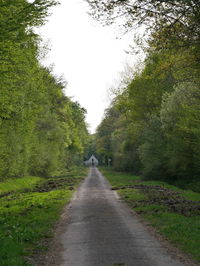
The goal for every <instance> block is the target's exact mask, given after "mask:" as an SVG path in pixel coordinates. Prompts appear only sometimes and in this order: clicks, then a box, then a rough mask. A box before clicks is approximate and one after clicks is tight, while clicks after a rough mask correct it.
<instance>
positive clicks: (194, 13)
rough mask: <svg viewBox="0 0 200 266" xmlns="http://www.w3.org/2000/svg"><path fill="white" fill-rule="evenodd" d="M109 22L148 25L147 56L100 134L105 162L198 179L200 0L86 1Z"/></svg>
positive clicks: (99, 148) (175, 177)
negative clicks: (117, 21) (119, 19)
mask: <svg viewBox="0 0 200 266" xmlns="http://www.w3.org/2000/svg"><path fill="white" fill-rule="evenodd" d="M88 2H89V3H90V5H91V6H92V14H93V16H95V17H96V18H98V19H99V20H101V21H103V22H104V23H105V22H106V23H113V22H114V21H115V20H116V19H117V18H118V17H119V18H120V17H122V16H123V19H121V21H122V22H123V23H124V26H125V29H127V28H131V27H133V26H134V27H136V26H137V27H138V26H140V25H141V24H142V25H146V26H145V27H146V32H145V34H144V38H146V39H147V43H146V47H147V48H145V49H146V50H145V52H146V59H145V62H144V66H143V67H142V68H139V69H140V70H137V71H136V70H135V71H134V70H133V78H132V79H131V80H130V81H129V82H128V83H127V84H125V85H123V86H121V87H120V90H119V91H120V93H118V95H117V96H116V97H115V98H114V100H113V101H112V103H111V105H110V107H109V108H108V109H107V110H106V112H105V116H104V119H103V120H102V122H101V124H100V125H99V127H98V129H97V133H96V149H97V152H98V154H99V156H100V159H101V161H102V162H103V163H107V160H108V158H111V159H112V163H113V167H114V168H115V169H117V170H124V171H127V170H129V171H133V172H135V173H137V174H141V175H143V177H145V178H148V179H151V178H154V179H155V178H157V179H160V180H171V181H172V182H175V181H177V182H178V180H181V181H180V182H185V183H188V182H193V180H195V181H194V183H195V185H194V187H195V186H196V185H197V183H198V184H200V179H199V176H200V87H199V84H200V20H199V17H200V2H199V1H197V0H187V1H185V0H184V1H182V0H178V1H165V0H156V1H155V0H141V1H137V0H136V1H131V0H129V1H128V0H123V1H120V0H119V1H104V0H99V1H88Z"/></svg>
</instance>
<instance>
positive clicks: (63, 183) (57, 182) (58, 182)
mask: <svg viewBox="0 0 200 266" xmlns="http://www.w3.org/2000/svg"><path fill="white" fill-rule="evenodd" d="M76 184H77V178H69V177H66V178H55V179H50V180H48V181H47V182H44V183H42V184H38V185H36V187H35V188H34V189H32V190H31V191H30V192H41V193H42V192H49V191H51V190H56V189H61V188H66V187H68V189H69V190H73V189H74V186H75V185H76Z"/></svg>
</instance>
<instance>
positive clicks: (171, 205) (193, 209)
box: [112, 184, 200, 217]
mask: <svg viewBox="0 0 200 266" xmlns="http://www.w3.org/2000/svg"><path fill="white" fill-rule="evenodd" d="M112 189H113V190H119V189H138V190H140V191H141V192H142V193H144V194H145V195H147V197H148V199H147V200H138V201H134V202H132V205H134V206H133V207H139V206H141V205H143V206H146V205H152V204H157V205H163V206H165V207H167V210H169V211H171V212H176V213H179V214H181V215H184V216H188V217H190V216H197V215H200V201H192V200H187V199H185V198H184V197H183V195H182V192H180V191H175V190H170V189H167V188H164V187H161V186H147V185H143V184H138V185H132V186H129V185H128V186H122V187H118V188H112ZM156 211H157V210H155V212H156Z"/></svg>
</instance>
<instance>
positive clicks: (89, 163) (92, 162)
mask: <svg viewBox="0 0 200 266" xmlns="http://www.w3.org/2000/svg"><path fill="white" fill-rule="evenodd" d="M98 164H99V161H98V160H97V158H96V157H95V156H94V155H92V156H91V157H90V159H89V160H87V161H85V162H84V165H85V166H97V165H98Z"/></svg>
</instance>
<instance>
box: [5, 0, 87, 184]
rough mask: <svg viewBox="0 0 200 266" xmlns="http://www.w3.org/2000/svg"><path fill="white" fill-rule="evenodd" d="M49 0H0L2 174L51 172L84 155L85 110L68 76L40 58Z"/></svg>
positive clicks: (67, 165) (51, 4) (40, 173)
mask: <svg viewBox="0 0 200 266" xmlns="http://www.w3.org/2000/svg"><path fill="white" fill-rule="evenodd" d="M56 4H57V3H56V2H55V1H52V0H35V1H31V2H28V1H26V0H10V1H1V2H0V11H1V12H0V13H1V15H0V32H1V34H0V62H1V63H0V72H1V78H0V88H1V89H0V179H2V178H6V177H16V176H25V175H40V176H50V175H57V174H60V173H61V172H62V171H63V170H64V169H65V168H66V167H69V166H71V165H72V164H74V163H77V162H80V160H82V155H83V151H84V147H85V144H86V142H87V138H88V132H87V127H86V123H85V120H84V119H85V113H86V110H85V109H84V108H82V107H81V106H80V105H79V103H77V102H74V101H72V100H71V99H70V98H69V97H67V96H65V94H64V88H65V87H66V82H65V81H64V80H62V78H58V77H55V75H54V74H53V73H52V70H51V69H50V68H47V67H44V66H42V65H41V63H40V57H41V53H43V51H42V48H41V40H40V36H38V35H37V34H36V33H35V31H34V28H35V27H38V26H41V25H43V24H44V23H45V21H46V17H47V16H48V14H49V8H50V7H52V6H54V5H56Z"/></svg>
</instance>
